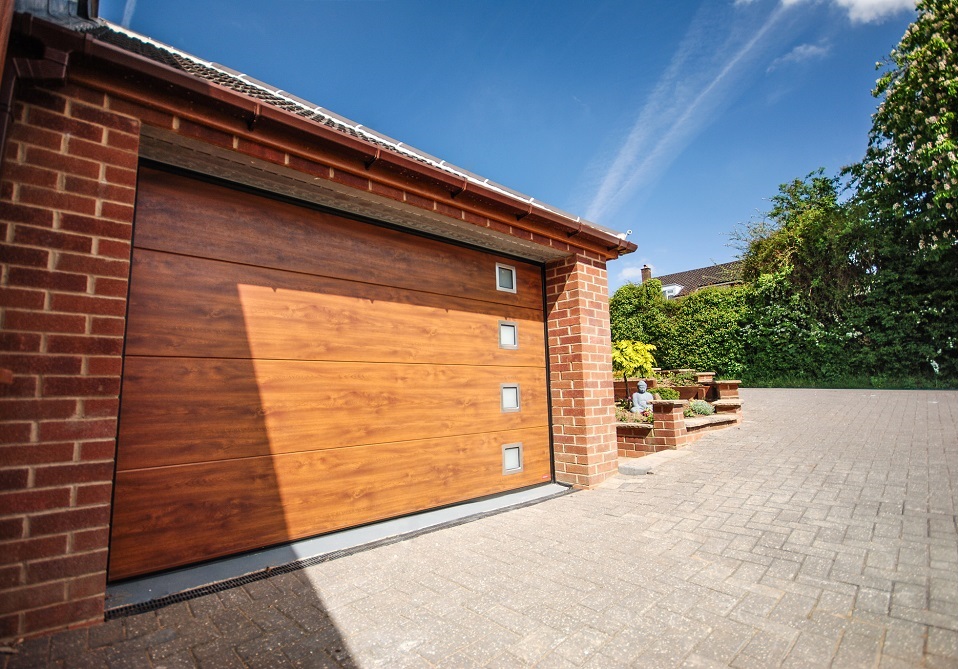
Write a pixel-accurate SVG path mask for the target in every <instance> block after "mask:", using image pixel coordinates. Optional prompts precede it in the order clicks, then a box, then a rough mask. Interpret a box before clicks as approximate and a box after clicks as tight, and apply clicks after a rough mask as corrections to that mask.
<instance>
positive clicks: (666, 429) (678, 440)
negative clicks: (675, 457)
mask: <svg viewBox="0 0 958 669" xmlns="http://www.w3.org/2000/svg"><path fill="white" fill-rule="evenodd" d="M686 405H688V401H687V400H652V418H653V420H654V422H653V423H652V427H653V432H652V433H653V437H652V445H653V446H654V447H655V450H656V451H661V450H665V449H674V448H677V447H678V446H683V445H685V444H687V443H689V442H690V441H691V438H690V437H689V435H688V433H687V432H686V430H685V407H686Z"/></svg>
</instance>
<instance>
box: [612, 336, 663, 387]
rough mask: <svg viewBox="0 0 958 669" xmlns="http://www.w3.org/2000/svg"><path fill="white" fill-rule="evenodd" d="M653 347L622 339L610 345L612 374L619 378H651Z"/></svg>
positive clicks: (653, 361)
mask: <svg viewBox="0 0 958 669" xmlns="http://www.w3.org/2000/svg"><path fill="white" fill-rule="evenodd" d="M654 350H655V346H654V345H652V344H643V343H642V342H640V341H635V340H632V339H622V340H619V341H617V342H614V343H613V344H612V372H613V374H614V375H615V376H617V377H619V378H627V377H630V376H651V375H652V368H653V367H655V358H653V357H652V351H654Z"/></svg>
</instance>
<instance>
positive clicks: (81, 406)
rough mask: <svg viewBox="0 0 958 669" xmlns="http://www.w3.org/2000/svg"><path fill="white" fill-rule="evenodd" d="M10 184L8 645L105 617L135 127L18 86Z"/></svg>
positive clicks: (1, 190)
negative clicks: (15, 639) (14, 640)
mask: <svg viewBox="0 0 958 669" xmlns="http://www.w3.org/2000/svg"><path fill="white" fill-rule="evenodd" d="M18 100H19V101H18V103H17V105H16V109H15V122H14V124H13V126H12V128H11V132H10V135H9V137H8V140H7V145H6V153H5V156H4V164H3V173H2V177H3V179H2V186H0V236H2V241H3V245H2V250H0V253H2V255H0V261H2V273H0V323H2V334H0V368H2V369H7V370H10V371H12V372H13V381H12V383H10V384H3V385H0V415H2V416H3V430H2V434H0V637H2V638H10V637H14V636H19V635H29V634H33V633H37V632H41V631H44V630H51V629H57V628H62V627H65V626H70V625H82V624H89V623H94V622H99V621H102V619H103V595H104V592H105V587H106V557H107V546H108V538H109V527H108V526H109V521H110V499H111V495H112V485H113V484H112V481H113V457H114V450H115V443H114V442H115V436H116V422H117V413H118V408H119V406H118V405H119V399H118V398H119V389H120V372H121V365H122V357H121V356H122V352H123V334H124V329H125V315H126V296H127V281H128V277H129V273H130V239H131V233H132V221H133V203H134V195H135V185H136V165H137V150H138V146H139V122H138V121H137V120H135V119H132V118H129V117H124V116H121V115H118V114H116V113H113V112H110V111H107V104H106V102H107V101H106V100H105V97H104V95H103V94H100V93H95V92H93V91H90V90H87V89H82V88H77V87H66V88H61V89H52V90H42V89H37V88H30V87H29V86H21V90H20V95H19V97H18Z"/></svg>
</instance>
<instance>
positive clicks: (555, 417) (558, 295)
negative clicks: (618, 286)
mask: <svg viewBox="0 0 958 669" xmlns="http://www.w3.org/2000/svg"><path fill="white" fill-rule="evenodd" d="M546 309H547V311H548V313H547V315H546V317H547V319H548V327H549V374H550V380H551V389H550V390H551V394H552V421H553V428H552V433H553V441H554V444H555V466H556V479H557V480H558V481H560V482H562V483H570V484H573V485H576V486H581V487H591V486H595V485H598V484H599V483H601V482H602V481H603V480H605V479H606V478H608V477H609V476H611V475H612V474H614V473H615V471H616V468H617V466H618V465H617V449H616V436H615V408H614V405H613V400H612V353H611V350H610V346H609V336H610V335H609V296H608V278H607V276H606V270H605V261H603V260H602V259H601V258H599V257H598V256H595V255H591V254H588V253H580V254H578V255H574V256H571V257H569V258H566V259H563V260H561V261H558V262H555V263H550V264H549V265H548V266H547V267H546Z"/></svg>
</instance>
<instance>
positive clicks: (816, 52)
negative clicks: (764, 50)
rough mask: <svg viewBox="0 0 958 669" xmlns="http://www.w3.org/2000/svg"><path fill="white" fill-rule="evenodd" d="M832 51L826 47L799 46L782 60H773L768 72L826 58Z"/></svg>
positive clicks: (815, 45)
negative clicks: (790, 64)
mask: <svg viewBox="0 0 958 669" xmlns="http://www.w3.org/2000/svg"><path fill="white" fill-rule="evenodd" d="M830 51H831V48H830V47H828V46H824V45H819V44H799V45H798V46H797V47H795V48H794V49H792V50H791V51H789V52H788V53H787V54H785V55H784V56H782V57H781V58H776V59H775V60H773V61H772V64H771V65H769V66H768V71H769V72H771V71H772V70H774V69H776V68H778V67H779V66H781V65H787V64H789V63H801V62H804V61H806V60H812V59H815V58H824V57H825V56H827V55H828V54H829V52H830Z"/></svg>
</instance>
